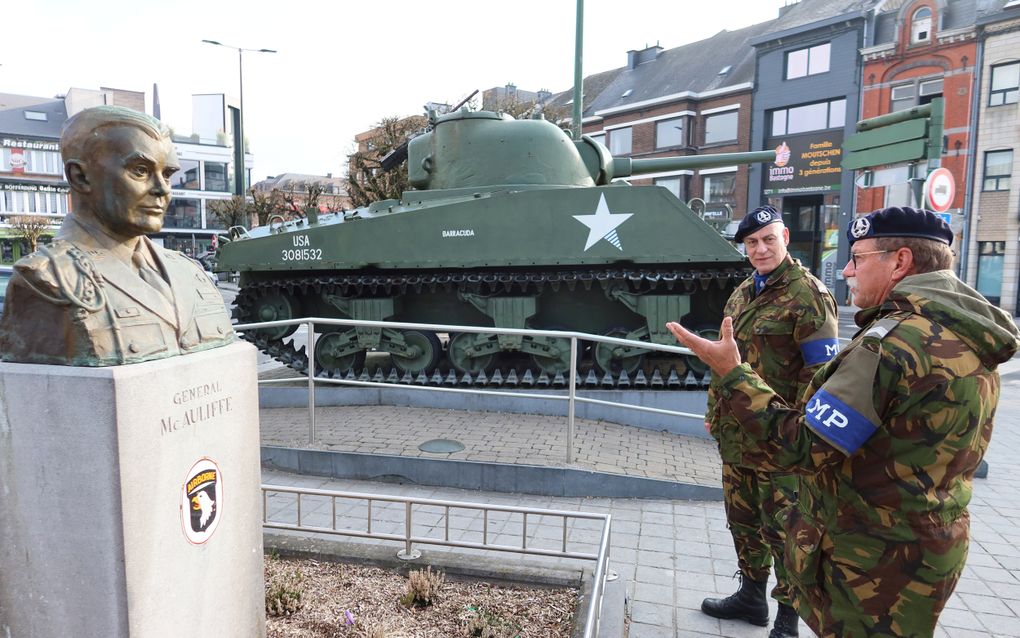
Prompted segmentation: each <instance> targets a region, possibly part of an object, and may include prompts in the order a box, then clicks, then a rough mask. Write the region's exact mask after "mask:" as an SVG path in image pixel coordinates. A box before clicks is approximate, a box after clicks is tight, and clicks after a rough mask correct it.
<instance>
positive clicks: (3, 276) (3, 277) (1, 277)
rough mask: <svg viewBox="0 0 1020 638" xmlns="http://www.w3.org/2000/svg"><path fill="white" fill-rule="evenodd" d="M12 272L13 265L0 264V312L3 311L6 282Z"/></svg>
mask: <svg viewBox="0 0 1020 638" xmlns="http://www.w3.org/2000/svg"><path fill="white" fill-rule="evenodd" d="M13 274H14V267H13V266H0V313H2V312H3V311H4V297H6V296H7V282H8V281H10V280H11V275H13Z"/></svg>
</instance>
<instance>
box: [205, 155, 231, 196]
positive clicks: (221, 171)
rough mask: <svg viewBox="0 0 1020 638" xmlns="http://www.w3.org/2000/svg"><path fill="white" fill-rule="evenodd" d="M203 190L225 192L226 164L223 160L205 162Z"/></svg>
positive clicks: (226, 187) (226, 186)
mask: <svg viewBox="0 0 1020 638" xmlns="http://www.w3.org/2000/svg"><path fill="white" fill-rule="evenodd" d="M204 169H205V190H207V191H217V192H227V190H228V185H227V183H228V182H227V165H226V164H225V163H223V162H205V166H204Z"/></svg>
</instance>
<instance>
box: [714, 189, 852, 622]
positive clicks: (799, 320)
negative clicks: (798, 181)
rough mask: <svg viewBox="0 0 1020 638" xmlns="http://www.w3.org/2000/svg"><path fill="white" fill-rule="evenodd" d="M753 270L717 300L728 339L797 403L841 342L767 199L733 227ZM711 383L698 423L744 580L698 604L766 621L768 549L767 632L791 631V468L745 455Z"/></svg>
mask: <svg viewBox="0 0 1020 638" xmlns="http://www.w3.org/2000/svg"><path fill="white" fill-rule="evenodd" d="M735 239H736V241H742V242H743V243H744V246H745V249H746V251H747V254H748V257H749V258H750V259H751V264H752V266H754V267H755V273H754V274H753V275H752V276H751V277H749V278H748V279H747V280H746V281H744V282H743V283H742V284H741V285H740V286H738V287H737V289H736V290H734V291H733V294H732V295H731V296H730V298H729V301H728V302H727V304H726V308H725V309H724V311H723V312H724V315H725V316H727V317H733V319H734V321H733V331H734V338H735V339H736V341H737V345H738V347H739V348H740V354H741V357H742V358H743V360H744V361H746V362H747V363H748V365H750V366H751V369H752V370H754V371H755V372H757V373H758V374H759V375H760V376H761V377H762V378H763V379H764V380H765V381H766V382H767V383H768V384H769V385H770V386H772V388H773V389H774V390H775V391H776V393H777V394H778V395H779V396H780V397H782V398H783V399H784V400H785V401H787V402H788V403H790V404H791V405H793V404H795V403H796V401H797V399H798V398H799V396H800V394H801V392H802V391H803V389H804V388H805V387H806V386H807V384H808V382H809V381H810V380H811V377H812V375H813V374H814V373H815V371H816V370H817V369H818V368H819V367H820V366H821V365H822V364H824V363H826V362H827V361H829V359H831V358H832V357H833V356H834V355H835V354H836V352H837V351H838V345H837V343H838V342H837V338H836V335H837V331H838V318H837V317H838V315H837V313H836V302H835V300H834V299H833V298H832V295H831V294H830V293H829V291H828V290H827V289H826V288H825V285H824V284H822V282H820V281H819V280H818V279H816V278H815V277H814V276H812V275H811V273H810V272H808V271H807V269H805V268H804V267H803V266H801V265H800V263H799V262H797V261H796V260H794V259H793V258H792V257H790V255H789V254H788V252H787V248H786V247H787V245H788V243H789V230H787V229H786V228H785V227H784V226H783V221H782V216H781V215H780V213H779V212H778V211H776V210H775V209H774V208H772V207H770V206H765V207H762V208H759V209H756V210H754V211H752V212H750V213H748V214H747V215H746V216H745V217H744V219H743V221H742V222H741V224H740V227H739V228H738V230H737V233H736V236H735ZM717 392H718V391H717V389H716V387H715V384H713V385H712V386H710V388H709V392H708V410H707V411H706V413H705V423H706V426H707V427H708V428H709V432H710V433H711V435H712V437H713V438H715V439H716V441H718V442H719V452H720V456H721V457H722V461H723V466H722V483H723V496H724V502H725V505H726V522H727V524H728V526H729V528H730V533H731V534H732V536H733V546H734V548H735V549H736V553H737V561H738V565H739V568H740V576H741V587H740V590H738V592H737V593H736V594H734V595H732V596H729V597H727V598H724V599H716V598H709V599H706V600H705V601H704V603H702V611H704V612H705V613H706V614H708V615H710V616H714V617H716V618H738V619H742V620H746V621H748V622H750V623H752V624H757V625H767V624H768V603H767V600H766V597H765V586H766V583H767V581H768V577H769V569H770V566H771V565H772V563H773V557H774V558H775V571H776V587H775V588H774V589H773V590H772V597H773V598H775V599H776V600H777V601H779V603H780V607H779V614H778V615H777V618H776V626H775V628H774V629H773V631H772V633H771V634H770V636H771V637H772V638H787V637H792V636H796V635H797V614H796V612H795V611H794V609H793V607H792V604H793V601H792V599H791V596H790V587H789V580H788V579H787V577H786V570H785V569H784V567H783V553H784V541H785V536H784V534H783V530H782V524H781V523H780V522H779V521H778V520H776V514H777V513H778V512H779V511H780V510H782V509H783V508H785V507H786V506H788V505H789V504H790V503H791V502H793V501H794V500H795V499H796V493H797V483H798V480H797V477H796V476H795V475H792V474H789V473H785V472H768V471H763V470H761V469H759V468H756V467H753V466H748V465H745V464H744V463H742V459H741V448H740V444H739V443H740V440H741V437H740V433H741V427H740V423H739V422H738V421H737V420H735V419H734V418H732V417H731V416H729V415H728V414H727V413H726V412H725V411H723V410H719V409H718V407H719V406H718V404H717V402H716V395H717Z"/></svg>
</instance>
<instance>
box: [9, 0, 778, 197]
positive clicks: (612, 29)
mask: <svg viewBox="0 0 1020 638" xmlns="http://www.w3.org/2000/svg"><path fill="white" fill-rule="evenodd" d="M788 2H791V0H710V1H705V0H586V1H585V21H584V22H585V33H584V38H585V46H584V69H583V71H584V74H585V75H589V74H592V73H597V72H599V71H605V70H609V69H612V68H616V67H619V66H623V65H624V64H625V63H626V60H627V57H626V56H627V54H626V52H627V50H629V49H641V48H644V47H645V46H646V45H652V44H655V43H656V42H658V43H659V44H660V45H661V46H663V47H665V48H672V47H676V46H680V45H682V44H687V43H689V42H694V41H697V40H701V39H703V38H707V37H709V36H711V35H713V34H715V33H717V32H718V31H720V30H722V29H729V30H733V29H739V28H742V27H745V26H749V25H751V24H755V23H758V22H763V21H765V20H770V19H772V18H774V17H776V15H777V14H778V8H779V7H781V6H783V5H784V4H787V3H788ZM501 6H502V7H505V8H502V9H501V8H500V7H501ZM575 8H576V1H575V0H541V1H539V0H511V1H510V2H502V3H500V2H487V1H485V0H470V1H469V0H430V1H416V2H412V1H411V0H385V1H375V2H372V1H367V2H366V1H361V0H355V1H354V2H348V1H334V2H328V3H327V2H323V1H321V0H319V1H312V0H286V1H279V0H277V1H273V2H266V1H263V0H247V1H241V2H235V1H233V0H202V1H196V0H177V1H175V2H145V1H140V0H135V1H134V2H126V1H122V0H48V1H46V0H9V1H8V2H4V8H3V24H4V29H3V35H2V36H0V92H5V93H16V94H23V95H36V96H42V97H52V96H54V95H56V94H58V93H64V92H66V91H67V90H68V89H69V88H71V87H80V88H86V89H98V88H99V87H100V86H107V87H113V88H120V89H130V90H135V91H144V92H145V93H146V105H147V108H148V110H149V111H150V112H151V111H152V85H153V83H156V84H158V85H159V96H160V104H161V107H162V117H163V120H165V121H166V122H167V123H169V124H170V125H171V126H173V127H174V129H175V130H176V131H177V132H179V133H190V132H191V95H192V94H195V93H227V94H228V95H233V96H237V95H238V64H237V58H238V56H237V51H236V49H234V50H229V49H225V48H222V47H215V46H212V45H209V44H203V43H202V42H201V41H202V40H203V39H209V40H217V41H220V42H223V43H224V44H229V45H232V46H234V47H244V48H254V49H261V48H266V49H276V50H277V51H278V53H276V54H265V53H245V54H244V108H245V134H246V136H247V137H248V139H249V140H250V143H251V150H252V151H253V152H254V154H255V171H254V178H255V180H256V181H257V180H260V179H262V178H264V177H265V176H267V175H276V174H279V173H283V172H294V173H309V174H317V175H324V174H326V173H333V174H334V175H337V174H340V173H341V172H342V171H343V166H344V164H345V158H346V156H347V154H348V153H350V152H351V150H352V148H353V138H354V135H355V134H356V133H359V132H361V131H364V130H367V129H369V128H371V127H372V126H373V125H374V124H375V123H376V122H378V121H379V120H380V119H381V118H383V117H387V116H394V115H399V116H405V115H414V114H418V113H421V112H422V105H423V104H424V103H425V102H427V101H435V102H446V103H454V102H457V101H459V100H461V99H462V98H464V97H466V96H467V94H469V93H470V92H471V91H473V90H474V89H479V90H480V91H481V90H485V89H487V88H491V87H493V86H502V85H504V84H506V83H508V82H513V83H515V84H516V85H517V86H518V87H519V88H520V89H525V90H529V91H537V90H539V89H543V88H545V89H549V90H550V91H553V92H557V91H563V90H566V89H569V88H570V87H571V86H572V84H573V74H574V71H573V65H574V12H575Z"/></svg>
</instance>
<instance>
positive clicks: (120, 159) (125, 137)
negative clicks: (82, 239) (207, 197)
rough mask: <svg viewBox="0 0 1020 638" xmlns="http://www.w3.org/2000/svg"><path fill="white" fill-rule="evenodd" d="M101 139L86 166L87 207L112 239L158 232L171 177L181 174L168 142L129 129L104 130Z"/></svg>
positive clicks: (168, 199) (132, 128)
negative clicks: (177, 173)
mask: <svg viewBox="0 0 1020 638" xmlns="http://www.w3.org/2000/svg"><path fill="white" fill-rule="evenodd" d="M102 137H103V139H102V141H101V142H100V144H99V145H98V150H97V151H96V152H95V153H94V155H93V156H92V157H90V158H89V159H88V161H87V165H86V168H85V174H86V177H87V179H88V182H89V185H90V187H91V189H90V192H89V193H87V194H85V195H84V197H85V200H86V202H87V204H88V207H89V208H90V209H91V210H92V212H93V213H94V214H95V216H96V218H97V219H98V221H99V222H100V223H102V224H103V226H105V227H106V229H107V230H109V231H110V232H111V233H113V234H114V235H118V236H120V237H135V236H138V235H142V234H149V233H155V232H158V231H159V230H161V229H162V228H163V216H164V215H165V214H166V211H167V208H168V207H169V206H170V176H171V175H173V174H174V173H176V172H177V171H178V170H180V163H179V162H178V161H177V152H176V151H175V150H174V147H173V144H172V143H171V142H170V140H169V139H166V138H163V139H159V140H155V139H153V138H151V137H149V136H148V135H147V134H146V133H145V132H144V131H142V130H141V129H138V128H135V127H133V126H115V127H111V128H107V129H104V130H103V131H102Z"/></svg>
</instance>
